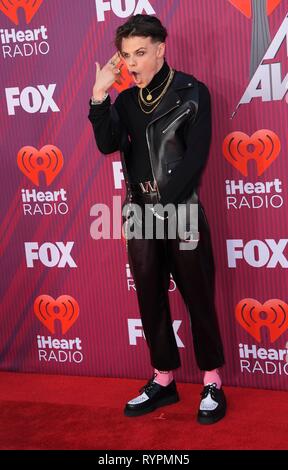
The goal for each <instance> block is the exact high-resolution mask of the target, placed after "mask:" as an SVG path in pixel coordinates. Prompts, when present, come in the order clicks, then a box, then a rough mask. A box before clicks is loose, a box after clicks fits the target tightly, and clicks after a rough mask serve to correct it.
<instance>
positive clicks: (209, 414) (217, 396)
mask: <svg viewBox="0 0 288 470" xmlns="http://www.w3.org/2000/svg"><path fill="white" fill-rule="evenodd" d="M225 414H226V398H225V395H224V392H223V389H222V388H220V389H218V388H217V386H216V384H215V383H213V384H208V385H205V386H204V388H203V391H202V392H201V402H200V406H199V411H198V416H197V421H198V423H200V424H213V423H216V422H217V421H219V420H220V419H222V418H224V416H225Z"/></svg>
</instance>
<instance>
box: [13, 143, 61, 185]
mask: <svg viewBox="0 0 288 470" xmlns="http://www.w3.org/2000/svg"><path fill="white" fill-rule="evenodd" d="M63 163H64V159H63V154H62V152H61V150H60V149H59V148H58V147H56V146H55V145H45V146H44V147H42V148H41V149H40V150H37V149H36V148H35V147H31V146H25V147H22V148H21V149H20V150H19V152H18V155H17V164H18V167H19V168H20V170H21V171H22V173H23V174H24V175H25V176H27V178H29V179H30V181H32V183H34V184H35V185H36V186H40V182H39V173H40V172H43V173H44V174H45V178H46V184H47V186H49V185H50V184H51V183H52V181H54V179H55V178H56V176H57V175H58V173H59V172H60V171H61V169H62V167H63Z"/></svg>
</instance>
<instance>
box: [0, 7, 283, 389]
mask: <svg viewBox="0 0 288 470" xmlns="http://www.w3.org/2000/svg"><path fill="white" fill-rule="evenodd" d="M287 12H288V0H282V1H281V0H165V1H164V0H122V1H121V0H110V1H108V0H61V1H59V0H2V1H1V2H0V61H1V77H0V102H1V129H0V140H1V255H2V256H1V305H2V306H1V330H0V335H1V341H0V369H1V370H5V371H19V372H37V373H44V374H46V373H47V374H70V375H90V376H108V377H109V376H110V377H135V378H147V377H149V376H150V374H151V367H150V361H149V355H148V349H147V346H146V344H145V337H144V336H143V331H142V326H141V320H140V317H139V311H138V306H137V300H136V291H135V286H134V281H133V277H132V275H131V271H130V268H129V264H128V260H127V253H126V246H125V243H124V241H123V239H122V237H121V227H120V221H121V218H120V212H121V202H122V201H123V197H124V195H125V188H124V179H123V173H122V167H121V163H120V157H119V154H118V153H114V154H112V155H109V156H104V155H102V154H101V153H100V152H99V151H98V149H97V148H96V145H95V141H94V136H93V132H92V127H91V124H90V122H89V121H88V119H87V115H88V102H89V98H90V96H91V94H92V86H93V83H94V78H95V61H96V60H97V61H98V62H100V64H102V65H103V64H104V63H105V62H106V61H107V60H108V59H109V58H110V57H111V56H112V55H113V53H114V52H115V50H114V45H113V39H114V32H115V29H116V28H117V26H119V25H120V24H121V23H123V22H124V21H125V20H126V18H128V17H129V16H130V15H131V14H136V13H147V14H151V15H157V16H159V18H160V19H161V20H162V22H163V23H164V24H165V26H166V27H167V29H168V32H169V37H168V40H167V56H166V58H167V61H168V63H169V64H170V65H171V66H173V67H174V68H175V69H176V70H183V71H185V72H187V73H191V74H193V75H195V76H196V77H197V78H198V79H199V80H201V81H204V82H205V83H206V84H207V85H208V87H209V89H210V91H211V95H212V106H213V141H212V146H211V152H210V158H209V162H208V166H207V168H206V170H205V174H204V177H203V180H202V187H201V198H202V201H203V203H204V206H205V208H206V211H207V215H208V219H209V222H210V225H211V231H212V239H213V247H214V253H215V260H216V266H217V283H216V303H217V309H218V314H219V321H220V327H221V331H222V335H223V340H224V346H225V353H226V365H225V367H224V368H223V376H224V381H225V383H226V384H228V385H240V386H252V387H259V388H267V389H275V390H285V389H286V390H287V389H288V385H287V383H288V382H287V375H288V363H287V360H288V356H287V354H288V351H287V348H288V343H287V341H288V339H287V332H288V288H287V287H288V286H287V268H288V231H287V228H288V224H287V187H288V183H287V177H288V170H287V139H288V126H287V124H288V118H287V110H288V107H287V104H288V94H287V91H288V61H287V55H288V16H287ZM110 95H111V98H112V100H114V99H115V97H116V95H117V90H116V89H112V90H111V93H110ZM103 214H104V215H105V224H104V218H103ZM107 221H108V222H107ZM101 225H102V228H101ZM104 225H105V227H104ZM119 227H120V229H119ZM101 231H102V236H101V237H100V236H97V233H98V235H99V234H100V235H101ZM95 234H96V235H95ZM169 290H170V294H169V296H170V302H171V309H172V314H173V326H174V331H175V336H176V339H177V343H178V346H179V349H180V354H181V358H182V367H181V368H180V369H178V370H177V372H176V375H177V379H178V380H182V381H184V382H186V381H188V382H200V381H201V373H200V372H199V370H198V369H197V366H196V363H195V358H194V353H193V347H192V335H191V331H190V324H189V318H188V314H187V311H186V308H185V306H184V304H183V302H182V300H181V297H180V295H179V292H178V291H177V288H176V285H175V282H174V280H173V278H172V277H171V282H170V289H169ZM203 295H204V293H203Z"/></svg>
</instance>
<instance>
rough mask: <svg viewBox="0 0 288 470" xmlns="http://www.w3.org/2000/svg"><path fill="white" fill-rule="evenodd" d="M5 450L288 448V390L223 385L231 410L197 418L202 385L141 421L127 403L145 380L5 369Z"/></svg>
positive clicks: (1, 393) (0, 440)
mask: <svg viewBox="0 0 288 470" xmlns="http://www.w3.org/2000/svg"><path fill="white" fill-rule="evenodd" d="M0 378H1V387H0V388H1V390H0V419H1V427H0V449H2V450H3V449H6V450H12V449H19V450H22V449H40V450H44V449H48V450H52V449H61V450H66V449H75V450H80V449H91V450H93V449H101V450H102V449H105V450H113V449H118V450H125V449H126V450H127V449H129V450H133V449H137V450H141V449H146V450H148V449H149V450H153V449H157V450H178V449H182V450H193V449H199V450H200V449H201V450H208V449H211V450H215V449H225V450H228V449H233V450H236V449H241V450H244V449H266V450H272V449H287V448H288V440H287V431H288V424H287V420H288V400H287V392H273V391H267V390H256V389H248V388H245V389H244V388H242V389H241V388H232V387H225V391H226V395H227V399H228V405H229V411H228V413H227V416H226V418H225V419H224V420H222V421H220V422H219V423H217V424H215V425H212V426H201V425H199V424H197V423H196V421H195V415H196V410H197V407H198V403H199V393H200V391H201V388H202V387H201V386H200V385H191V384H178V390H179V393H180V397H181V401H180V402H179V403H177V404H175V405H171V406H169V407H166V408H160V409H158V410H156V411H155V412H153V413H150V414H149V415H145V416H142V417H137V418H126V417H124V416H123V406H124V404H125V402H126V401H127V400H128V399H130V398H131V397H132V396H133V395H134V394H135V393H137V391H138V389H139V388H140V387H141V386H142V385H143V381H139V380H128V379H107V378H94V377H70V376H56V375H37V374H14V373H8V372H0Z"/></svg>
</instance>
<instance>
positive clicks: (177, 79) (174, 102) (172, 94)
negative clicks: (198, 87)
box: [148, 71, 196, 126]
mask: <svg viewBox="0 0 288 470" xmlns="http://www.w3.org/2000/svg"><path fill="white" fill-rule="evenodd" d="M195 82H196V79H195V78H194V77H193V76H192V75H187V74H185V73H183V72H177V71H175V76H174V79H173V81H172V83H171V86H170V88H169V90H168V91H167V93H166V95H165V96H164V98H163V100H162V101H161V103H160V104H159V106H158V107H157V109H156V110H155V113H154V116H153V119H152V121H151V122H150V123H149V124H148V126H150V124H152V123H153V122H154V121H156V120H157V119H159V118H160V117H162V116H163V115H164V114H166V113H169V111H171V110H172V109H174V108H177V107H179V106H180V105H181V104H182V99H181V97H180V96H179V94H178V91H180V90H185V89H191V90H192V89H193V88H194V87H195Z"/></svg>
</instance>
